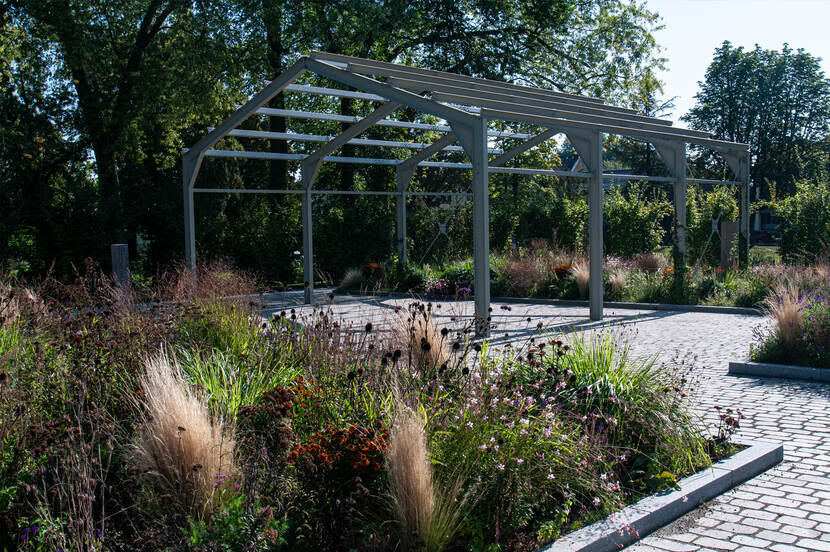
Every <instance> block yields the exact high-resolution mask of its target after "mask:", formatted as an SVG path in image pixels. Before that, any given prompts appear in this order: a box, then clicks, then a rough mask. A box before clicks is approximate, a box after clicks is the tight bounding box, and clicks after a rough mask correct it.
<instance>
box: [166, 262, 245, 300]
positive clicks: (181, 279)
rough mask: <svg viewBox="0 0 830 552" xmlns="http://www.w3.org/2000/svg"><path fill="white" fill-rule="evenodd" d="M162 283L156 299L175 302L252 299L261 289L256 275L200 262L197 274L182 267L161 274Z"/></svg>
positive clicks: (221, 265) (213, 263) (226, 265)
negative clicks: (246, 297) (245, 297)
mask: <svg viewBox="0 0 830 552" xmlns="http://www.w3.org/2000/svg"><path fill="white" fill-rule="evenodd" d="M159 282H160V285H159V287H158V289H159V292H158V294H159V297H157V298H158V299H162V300H169V299H172V300H174V301H187V300H191V299H215V298H217V297H239V296H249V295H254V294H256V292H257V290H258V289H259V285H258V282H257V280H256V278H255V277H254V276H253V275H251V274H248V273H246V272H244V271H241V270H239V269H237V268H236V267H234V266H233V265H232V264H231V263H229V262H227V261H224V260H218V261H210V262H200V263H199V264H198V265H197V268H196V273H195V274H194V273H193V272H192V271H191V270H190V269H189V268H187V265H185V264H184V263H180V264H178V265H177V266H175V267H174V268H173V269H172V270H170V271H168V272H166V273H164V274H162V275H161V276H160V277H159Z"/></svg>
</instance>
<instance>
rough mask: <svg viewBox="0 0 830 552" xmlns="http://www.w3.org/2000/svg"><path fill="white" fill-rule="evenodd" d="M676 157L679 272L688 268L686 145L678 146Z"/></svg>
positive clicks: (675, 215) (675, 222) (675, 152)
mask: <svg viewBox="0 0 830 552" xmlns="http://www.w3.org/2000/svg"><path fill="white" fill-rule="evenodd" d="M674 156H675V163H674V165H675V167H676V168H675V171H676V174H675V176H676V178H677V180H675V182H674V232H675V234H674V235H675V242H674V244H675V247H677V256H678V258H677V259H676V261H679V262H681V263H682V267H677V266H675V267H674V269H675V271H677V269H678V268H682V269H684V270H685V268H686V230H687V225H686V194H687V190H686V144H678V146H677V149H675V151H674Z"/></svg>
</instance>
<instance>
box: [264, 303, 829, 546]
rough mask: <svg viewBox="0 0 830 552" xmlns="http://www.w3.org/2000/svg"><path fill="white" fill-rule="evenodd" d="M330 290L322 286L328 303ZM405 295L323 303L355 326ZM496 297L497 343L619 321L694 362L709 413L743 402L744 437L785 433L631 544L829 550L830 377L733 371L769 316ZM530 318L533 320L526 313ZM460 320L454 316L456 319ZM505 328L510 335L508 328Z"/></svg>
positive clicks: (641, 339) (633, 336) (642, 344)
mask: <svg viewBox="0 0 830 552" xmlns="http://www.w3.org/2000/svg"><path fill="white" fill-rule="evenodd" d="M266 299H267V301H268V303H267V304H266V309H265V311H266V313H268V312H279V311H280V310H282V309H289V308H296V309H298V311H299V312H301V313H302V312H307V309H309V308H310V307H302V306H300V304H299V303H300V302H301V296H300V295H299V294H297V293H293V294H292V293H289V294H287V295H286V296H285V297H284V298H283V297H282V296H278V295H270V296H267V297H266ZM328 299H329V296H328V291H326V290H324V291H321V292H320V293H319V299H318V300H319V302H320V303H321V304H322V303H326V302H327V300H328ZM404 303H406V301H405V300H401V299H381V300H378V299H373V298H349V297H341V296H337V297H335V299H334V301H333V302H332V303H331V304H330V305H329V306H328V307H327V308H330V309H331V310H332V311H333V312H334V313H335V314H336V315H338V316H342V317H343V318H344V320H346V321H347V323H352V324H354V326H355V327H356V328H360V327H363V325H365V323H366V322H372V323H373V324H374V325H375V327H383V326H384V325H388V324H389V323H390V322H391V321H392V320H394V318H393V316H394V314H393V312H394V311H393V309H394V307H395V305H402V304H404ZM501 305H502V303H494V304H493V322H494V323H495V325H496V329H495V330H494V331H493V333H492V340H493V342H494V345H501V344H504V343H505V342H512V343H517V342H521V341H526V340H527V339H529V338H530V337H532V336H533V335H537V333H538V330H537V324H538V323H539V322H541V323H542V324H543V327H544V329H545V330H554V331H559V332H569V331H582V330H593V329H597V328H600V327H603V326H605V325H608V324H611V325H616V326H618V327H619V328H621V329H620V331H622V332H623V333H625V334H628V335H627V337H628V338H629V339H630V343H631V348H632V350H633V351H634V352H635V353H641V354H654V355H658V356H659V358H660V359H661V360H662V361H665V362H677V363H684V364H687V365H688V364H691V366H693V373H694V375H695V379H696V380H697V386H698V403H699V408H700V411H701V413H702V414H703V415H704V417H705V419H706V420H707V421H708V422H710V423H711V422H713V420H714V419H715V410H714V407H715V406H721V407H723V408H740V409H741V410H742V411H743V413H744V414H745V415H746V416H747V419H745V420H744V421H743V422H742V429H741V431H740V433H739V437H744V438H751V439H757V440H768V441H777V442H783V443H784V445H785V448H784V462H783V463H782V464H781V465H780V466H778V467H776V468H775V469H773V470H770V471H768V472H766V473H764V474H762V475H761V476H758V477H756V478H754V479H752V480H750V481H748V482H747V483H744V484H743V485H740V486H739V487H737V488H735V489H734V490H732V491H730V492H729V493H726V494H724V495H721V496H720V497H719V498H717V499H715V500H714V501H712V502H711V503H709V504H706V505H704V506H702V507H700V508H698V509H697V510H695V511H694V512H692V513H690V514H688V515H686V516H684V517H683V518H681V519H679V520H677V521H676V522H674V523H673V524H672V525H670V526H668V527H665V528H663V529H661V530H660V531H658V532H656V533H654V534H652V535H650V536H648V537H646V538H645V539H643V540H642V541H640V542H639V543H637V544H635V545H633V546H630V547H629V548H628V550H631V551H632V552H663V551H673V552H687V551H688V552H692V551H699V552H708V551H713V550H717V551H720V550H728V551H735V552H755V551H762V550H773V551H775V552H807V551H810V552H815V551H826V552H830V385H827V384H821V383H805V382H795V381H789V380H780V379H770V378H749V377H746V378H744V377H734V376H729V375H727V373H726V370H727V365H728V362H729V361H730V360H745V359H747V358H748V352H749V344H750V343H751V342H752V340H753V332H754V331H755V329H756V328H758V327H763V326H764V324H765V322H764V320H763V318H761V317H758V316H750V315H740V314H711V313H690V312H673V311H650V310H627V309H626V310H623V309H606V319H605V321H604V322H603V323H602V324H596V323H592V322H590V321H588V320H587V314H588V309H587V308H583V307H561V306H551V305H539V304H515V303H513V304H510V308H511V310H510V311H507V310H504V309H501V308H500V307H501ZM435 312H436V313H440V314H438V315H437V322H438V323H439V324H452V323H453V320H452V319H453V318H455V319H456V320H463V319H464V318H467V319H469V316H470V313H471V312H472V303H471V302H469V301H467V302H443V303H441V307H440V309H439V308H437V302H436V309H435ZM528 318H530V321H528ZM456 323H457V322H456ZM505 334H506V335H505Z"/></svg>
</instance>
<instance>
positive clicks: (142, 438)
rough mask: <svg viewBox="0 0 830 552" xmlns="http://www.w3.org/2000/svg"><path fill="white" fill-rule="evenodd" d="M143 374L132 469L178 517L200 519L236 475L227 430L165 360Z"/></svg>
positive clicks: (150, 364)
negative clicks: (171, 503)
mask: <svg viewBox="0 0 830 552" xmlns="http://www.w3.org/2000/svg"><path fill="white" fill-rule="evenodd" d="M145 368H146V373H145V375H144V376H143V377H142V378H141V388H142V392H143V400H142V401H141V403H142V404H141V406H143V407H144V408H143V420H142V423H141V425H140V427H139V430H138V434H137V437H136V440H135V446H134V450H135V454H136V457H137V460H138V463H139V465H140V467H142V468H144V469H146V470H147V471H148V474H149V476H150V477H151V479H152V480H153V483H154V484H155V485H156V486H157V487H158V489H159V490H160V491H163V492H164V493H166V494H170V495H172V497H173V498H174V499H175V501H176V505H177V506H178V507H179V508H180V510H181V511H183V512H184V513H186V514H188V515H192V516H195V517H197V518H202V517H203V516H205V515H206V514H207V513H208V512H209V511H210V509H211V507H212V506H213V505H214V503H215V501H216V499H217V498H218V494H219V492H218V491H219V490H220V489H223V488H225V487H226V485H227V484H228V483H229V480H230V479H232V478H233V477H234V476H236V474H237V469H236V466H235V465H234V447H235V441H234V435H233V430H232V429H231V428H228V427H226V426H225V425H224V424H223V423H222V421H221V420H220V419H218V418H215V417H212V416H211V415H210V413H209V412H208V408H207V406H206V405H205V404H204V402H202V401H201V400H200V399H199V398H198V397H197V396H196V395H195V394H194V393H193V392H192V391H191V390H190V389H189V388H188V386H187V384H186V383H185V381H184V379H183V378H182V375H181V372H180V371H179V369H178V367H176V366H174V365H172V364H171V363H170V361H169V360H168V359H167V357H166V355H164V354H163V353H160V354H158V355H157V356H155V357H152V358H148V359H146V360H145Z"/></svg>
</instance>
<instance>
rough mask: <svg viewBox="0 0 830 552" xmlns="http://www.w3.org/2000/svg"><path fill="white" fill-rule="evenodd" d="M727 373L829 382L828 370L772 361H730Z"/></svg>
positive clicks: (829, 374)
mask: <svg viewBox="0 0 830 552" xmlns="http://www.w3.org/2000/svg"><path fill="white" fill-rule="evenodd" d="M728 373H729V374H731V375H733V376H759V377H762V378H784V379H794V380H805V381H820V382H823V383H830V370H828V369H827V368H813V367H810V366H794V365H792V364H774V363H772V362H730V363H729V372H728Z"/></svg>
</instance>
